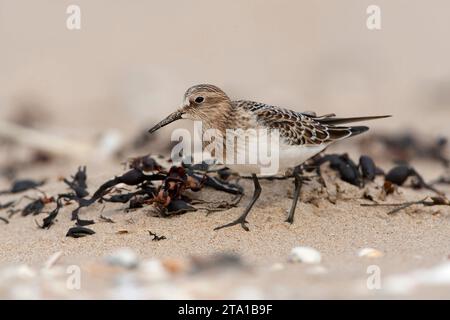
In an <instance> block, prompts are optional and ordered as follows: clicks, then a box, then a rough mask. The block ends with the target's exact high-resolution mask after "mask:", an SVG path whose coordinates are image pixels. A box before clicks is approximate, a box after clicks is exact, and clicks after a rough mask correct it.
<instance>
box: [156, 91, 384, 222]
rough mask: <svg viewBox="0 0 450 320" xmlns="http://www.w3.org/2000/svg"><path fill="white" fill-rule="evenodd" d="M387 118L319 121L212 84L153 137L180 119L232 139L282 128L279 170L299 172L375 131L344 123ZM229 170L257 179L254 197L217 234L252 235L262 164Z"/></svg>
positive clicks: (189, 95) (190, 94) (191, 96)
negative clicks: (234, 230) (336, 146)
mask: <svg viewBox="0 0 450 320" xmlns="http://www.w3.org/2000/svg"><path fill="white" fill-rule="evenodd" d="M386 117H389V116H367V117H353V118H337V117H336V115H335V114H327V115H323V116H317V115H316V114H315V113H314V112H296V111H292V110H288V109H284V108H280V107H276V106H271V105H267V104H265V103H259V102H254V101H248V100H237V101H234V100H231V99H230V98H229V97H228V95H227V94H226V93H225V92H224V91H222V90H221V89H220V88H218V87H216V86H214V85H210V84H200V85H195V86H193V87H191V88H189V89H188V90H187V91H186V93H185V94H184V98H183V103H182V106H181V107H180V108H179V109H178V110H177V111H175V112H173V113H172V114H170V115H169V116H167V117H166V118H165V119H164V120H162V121H161V122H159V123H158V124H157V125H155V126H154V127H153V128H151V129H150V130H149V132H150V133H153V132H155V131H156V130H158V129H160V128H162V127H164V126H166V125H168V124H170V123H172V122H174V121H176V120H180V119H190V120H194V121H202V129H203V132H205V131H206V130H208V129H216V130H218V131H219V132H220V133H222V135H223V136H226V131H227V130H229V129H243V130H247V129H251V128H255V129H256V128H263V129H264V128H265V129H269V130H273V129H276V130H277V132H278V133H279V170H278V171H280V172H282V171H283V170H286V169H290V168H299V166H300V165H301V164H303V163H304V162H305V161H306V160H308V159H310V158H312V157H313V156H315V155H316V154H318V153H320V152H321V151H323V150H324V149H325V148H326V147H328V146H329V145H330V144H332V143H334V142H336V141H339V140H342V139H345V138H349V137H353V136H356V135H358V134H361V133H363V132H365V131H367V130H368V129H369V128H368V127H365V126H341V124H346V123H351V122H358V121H364V120H373V119H380V118H386ZM223 149H226V141H224V146H223ZM235 152H239V150H238V151H236V150H235ZM227 166H229V165H227ZM229 167H231V169H232V170H234V171H236V172H237V173H239V174H250V175H251V177H252V180H253V184H254V193H253V197H252V199H251V201H250V203H249V204H248V205H247V207H246V208H245V210H244V212H243V213H242V215H241V216H239V218H237V219H236V220H235V221H233V222H231V223H228V224H225V225H222V226H219V227H217V228H215V229H214V230H218V229H222V228H226V227H231V226H234V225H237V224H240V225H241V226H242V228H244V229H245V230H247V231H248V230H249V229H248V227H247V225H246V224H247V223H248V222H247V220H246V218H247V216H248V214H249V212H250V210H251V209H252V207H253V205H254V204H255V202H256V201H257V200H258V198H259V196H260V194H261V186H260V184H259V181H258V176H259V174H260V170H259V167H258V165H257V164H256V165H255V164H236V165H232V166H229ZM293 175H294V178H295V180H294V185H295V189H294V199H293V201H292V205H291V208H290V210H289V214H288V218H287V219H286V221H287V222H290V223H292V222H293V221H294V213H295V208H296V205H297V201H298V198H299V195H300V189H301V184H302V178H301V176H300V174H299V171H298V170H297V169H295V170H294V173H293Z"/></svg>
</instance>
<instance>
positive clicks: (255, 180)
mask: <svg viewBox="0 0 450 320" xmlns="http://www.w3.org/2000/svg"><path fill="white" fill-rule="evenodd" d="M252 179H253V184H254V185H255V191H254V192H253V197H252V200H250V203H249V204H248V205H247V208H245V210H244V213H243V214H242V215H241V216H240V217H239V218H237V219H236V220H235V221H233V222H230V223H227V224H224V225H223V226H220V227H216V228H214V230H219V229H222V228H227V227H231V226H234V225H236V224H240V225H241V227H242V228H243V229H244V230H245V231H249V229H248V227H247V226H246V225H245V224H246V223H248V222H247V221H246V220H245V219H246V218H247V215H248V213H249V212H250V210H251V209H252V207H253V205H254V204H255V202H256V200H258V198H259V195H260V194H261V186H260V184H259V181H258V178H257V177H256V174H252Z"/></svg>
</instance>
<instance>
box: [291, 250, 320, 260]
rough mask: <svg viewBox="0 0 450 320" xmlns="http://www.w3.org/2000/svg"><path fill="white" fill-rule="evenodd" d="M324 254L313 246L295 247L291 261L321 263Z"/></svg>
mask: <svg viewBox="0 0 450 320" xmlns="http://www.w3.org/2000/svg"><path fill="white" fill-rule="evenodd" d="M321 261H322V255H321V254H320V252H319V251H317V250H316V249H314V248H311V247H295V248H292V250H291V253H290V254H289V262H301V263H320V262H321Z"/></svg>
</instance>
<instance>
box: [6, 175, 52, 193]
mask: <svg viewBox="0 0 450 320" xmlns="http://www.w3.org/2000/svg"><path fill="white" fill-rule="evenodd" d="M44 184H45V180H41V181H35V180H31V179H23V180H16V181H14V182H13V183H12V185H11V188H10V189H8V190H4V191H0V195H2V194H8V193H20V192H24V191H27V190H30V189H36V188H38V187H40V186H42V185H44Z"/></svg>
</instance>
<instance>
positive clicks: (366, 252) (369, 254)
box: [358, 248, 384, 258]
mask: <svg viewBox="0 0 450 320" xmlns="http://www.w3.org/2000/svg"><path fill="white" fill-rule="evenodd" d="M382 256H384V253H383V252H382V251H380V250H377V249H374V248H363V249H361V250H359V251H358V257H365V258H380V257H382Z"/></svg>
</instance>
